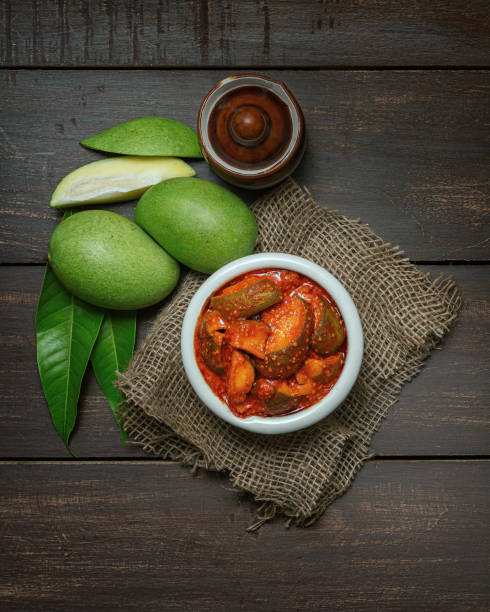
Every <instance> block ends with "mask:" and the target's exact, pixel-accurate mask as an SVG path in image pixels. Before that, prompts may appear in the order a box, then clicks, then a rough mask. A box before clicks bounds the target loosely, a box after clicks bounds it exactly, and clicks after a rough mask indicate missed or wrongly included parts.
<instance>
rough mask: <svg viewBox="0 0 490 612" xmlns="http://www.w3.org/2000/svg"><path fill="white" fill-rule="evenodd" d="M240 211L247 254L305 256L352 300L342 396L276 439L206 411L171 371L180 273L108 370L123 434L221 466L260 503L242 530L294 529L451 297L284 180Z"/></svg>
mask: <svg viewBox="0 0 490 612" xmlns="http://www.w3.org/2000/svg"><path fill="white" fill-rule="evenodd" d="M251 208H252V210H253V212H254V214H255V216H256V219H257V223H258V227H259V242H258V245H257V251H269V252H272V251H275V252H284V253H294V254H295V255H300V256H302V257H306V258H307V259H311V260H312V261H314V262H316V263H317V264H319V265H321V266H323V267H324V268H326V269H327V270H328V271H329V272H331V273H332V274H333V275H334V276H336V277H337V278H338V279H339V280H340V282H341V283H343V285H344V286H345V287H346V288H347V290H348V292H349V293H350V295H351V296H352V298H353V300H354V302H355V304H356V306H357V308H358V310H359V314H360V317H361V321H362V325H363V330H364V335H365V352H364V359H363V364H362V368H361V372H360V375H359V378H358V380H357V382H356V384H355V386H354V388H353V390H352V392H351V393H350V395H349V396H348V398H347V399H346V400H345V401H344V403H343V404H342V406H341V407H339V408H338V409H337V410H336V411H335V412H334V413H333V414H331V415H330V416H329V417H328V418H326V419H324V420H323V421H321V422H320V423H318V424H317V425H314V426H312V427H310V428H308V429H306V430H303V431H299V432H295V433H291V434H284V435H280V436H265V435H260V434H254V433H247V432H245V431H242V430H241V429H237V428H235V427H233V426H232V425H228V424H227V423H225V422H223V421H221V420H220V419H219V418H217V417H216V416H214V414H213V413H212V412H211V411H210V410H208V409H207V408H206V406H205V405H204V404H202V403H201V401H200V400H199V399H198V398H197V396H196V394H195V393H194V391H193V389H192V388H191V386H190V384H189V383H188V381H187V378H186V375H185V373H184V369H183V366H182V360H181V355H180V331H181V324H182V320H183V317H184V313H185V311H186V308H187V305H188V303H189V301H190V299H191V297H192V296H193V295H194V293H195V292H196V290H197V289H198V287H199V286H200V284H201V283H202V282H203V280H204V279H205V278H206V277H205V276H204V275H202V274H198V273H196V272H187V273H186V274H185V275H184V277H183V279H182V281H181V282H180V285H179V286H178V288H177V289H176V291H175V292H174V294H173V295H172V297H171V299H170V300H169V301H168V303H167V304H166V306H165V307H164V308H163V310H162V311H161V312H160V314H159V315H158V317H157V319H156V321H155V323H154V325H153V327H152V329H151V331H150V333H149V334H148V337H147V338H146V340H145V342H144V344H143V346H142V347H141V348H140V349H139V350H138V351H137V352H136V353H135V355H134V357H133V360H132V361H131V363H130V365H129V367H128V369H127V371H126V373H125V374H124V375H122V376H120V379H119V386H120V388H121V389H122V391H123V393H124V395H125V399H126V403H125V406H124V408H123V416H124V423H125V427H126V429H127V431H128V434H129V437H130V439H132V440H133V441H136V442H138V443H140V444H142V445H143V448H144V449H145V451H147V452H149V453H151V454H153V455H156V456H159V457H162V458H170V459H172V460H174V461H178V462H182V463H184V464H187V465H193V466H197V467H204V468H206V469H209V470H225V471H226V472H227V473H228V475H229V478H230V480H231V482H232V483H233V485H234V486H235V487H236V488H237V489H238V490H242V491H248V492H250V493H251V494H252V495H253V496H254V498H255V500H256V501H257V502H262V503H261V506H260V507H258V509H257V519H258V520H257V523H256V524H255V525H253V526H252V528H256V527H257V526H260V525H261V524H262V523H263V522H264V521H265V520H268V519H270V518H272V517H273V516H275V514H276V513H278V512H280V513H282V514H283V515H285V516H286V517H289V519H290V521H289V522H291V521H294V522H295V523H296V524H297V525H303V526H306V525H309V524H311V523H313V522H314V521H315V520H316V519H317V518H318V517H319V516H320V515H321V514H322V513H323V512H324V511H325V509H326V507H327V506H328V505H329V504H330V503H331V502H332V501H333V500H334V499H335V498H336V497H338V496H339V495H341V494H342V493H343V492H344V491H345V490H346V489H347V488H348V487H349V486H350V484H351V483H352V480H353V478H354V476H355V474H356V472H357V471H358V470H359V468H360V466H361V465H362V463H363V461H365V460H366V458H367V457H368V453H369V443H370V440H371V437H372V435H373V433H374V432H375V431H376V429H377V428H378V427H379V425H380V422H381V420H382V419H383V417H384V416H385V415H386V413H387V411H388V409H389V408H390V406H392V405H393V404H394V403H395V401H396V400H397V397H398V395H399V393H400V390H401V388H402V386H403V384H404V383H406V382H407V381H409V380H410V379H411V378H412V377H413V376H414V375H415V374H416V373H417V372H418V371H419V369H420V368H421V366H422V363H423V360H424V359H425V358H426V357H427V356H428V355H429V353H430V352H431V350H432V349H433V348H434V347H435V346H436V344H437V343H438V342H439V341H440V340H441V338H442V337H443V336H444V334H445V333H446V332H447V330H448V328H449V326H450V325H451V323H452V322H453V321H454V320H455V319H456V317H457V315H458V311H459V309H460V307H461V297H460V294H459V291H458V289H457V287H456V285H455V283H454V280H453V279H452V278H438V279H437V280H435V281H433V282H431V281H430V280H429V278H428V276H427V275H426V274H425V273H424V272H422V271H420V270H419V269H418V268H417V267H416V266H415V265H413V264H412V263H410V261H409V260H408V259H407V258H405V257H404V256H403V253H402V252H400V250H399V249H397V248H393V247H391V246H390V245H389V244H386V243H383V241H382V240H381V239H380V238H378V237H377V236H376V235H375V234H373V232H372V231H371V230H370V229H369V227H368V226H366V225H363V224H362V223H360V222H359V221H355V220H352V219H348V218H346V217H343V216H342V215H339V214H337V213H336V212H332V211H331V210H328V209H326V208H320V207H319V206H318V205H317V204H316V202H315V201H314V200H313V199H312V197H311V196H310V194H309V193H308V192H307V191H304V190H302V189H301V188H300V187H299V186H298V185H297V184H296V183H295V182H294V181H293V180H291V179H290V180H288V181H286V182H285V183H284V184H283V185H282V186H280V187H279V188H278V189H276V190H275V191H274V192H272V193H270V194H268V195H266V196H265V197H264V198H263V199H261V200H259V201H257V202H255V203H254V204H253V205H252V207H251ZM162 485H163V482H162Z"/></svg>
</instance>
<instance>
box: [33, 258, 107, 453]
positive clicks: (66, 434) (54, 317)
mask: <svg viewBox="0 0 490 612" xmlns="http://www.w3.org/2000/svg"><path fill="white" fill-rule="evenodd" d="M103 318H104V311H103V310H102V309H100V308H96V307H95V306H90V305H89V304H86V303H85V302H82V301H81V300H79V299H78V298H76V297H75V296H73V295H71V293H68V291H67V290H66V289H65V288H64V287H63V285H62V284H61V283H60V282H59V281H58V279H57V278H56V276H55V275H54V272H53V271H52V269H51V267H50V266H49V264H48V265H47V266H46V272H45V274H44V280H43V285H42V288H41V294H40V295H39V301H38V303H37V311H36V342H37V363H38V368H39V375H40V377H41V384H42V387H43V391H44V395H45V397H46V401H47V402H48V407H49V411H50V413H51V419H52V421H53V425H54V426H55V428H56V431H57V432H58V434H59V435H60V437H61V439H62V440H63V442H64V443H65V446H66V447H67V448H68V442H69V439H70V435H71V432H72V431H73V428H74V426H75V421H76V418H77V403H78V397H79V395H80V387H81V384H82V379H83V375H84V373H85V369H86V367H87V363H88V360H89V358H90V353H91V352H92V348H93V345H94V342H95V340H96V338H97V334H98V333H99V329H100V326H101V324H102V319H103Z"/></svg>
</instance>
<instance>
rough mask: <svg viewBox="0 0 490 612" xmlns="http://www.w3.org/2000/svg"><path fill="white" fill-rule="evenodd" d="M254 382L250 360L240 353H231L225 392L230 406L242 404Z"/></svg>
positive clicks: (253, 372) (253, 371)
mask: <svg viewBox="0 0 490 612" xmlns="http://www.w3.org/2000/svg"><path fill="white" fill-rule="evenodd" d="M254 380H255V370H254V367H253V365H252V363H251V361H250V358H249V357H248V356H247V355H245V354H244V353H242V352H241V351H233V353H232V355H231V362H230V367H229V369H228V374H227V377H226V391H227V393H228V397H229V399H230V402H231V403H232V404H243V402H244V401H245V400H246V399H247V393H248V392H249V391H250V389H251V388H252V385H253V383H254Z"/></svg>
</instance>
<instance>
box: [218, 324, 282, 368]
mask: <svg viewBox="0 0 490 612" xmlns="http://www.w3.org/2000/svg"><path fill="white" fill-rule="evenodd" d="M270 334H271V328H270V327H269V326H268V325H266V324H265V323H262V321H255V320H253V319H252V320H250V321H248V320H244V321H233V322H232V323H231V324H230V326H229V328H228V329H227V331H226V335H225V338H226V341H227V342H228V343H229V344H230V345H231V346H232V347H233V348H236V349H240V350H242V351H246V352H247V353H251V354H252V355H255V356H256V357H260V358H261V359H263V358H264V357H265V344H266V342H267V338H268V337H269V336H270Z"/></svg>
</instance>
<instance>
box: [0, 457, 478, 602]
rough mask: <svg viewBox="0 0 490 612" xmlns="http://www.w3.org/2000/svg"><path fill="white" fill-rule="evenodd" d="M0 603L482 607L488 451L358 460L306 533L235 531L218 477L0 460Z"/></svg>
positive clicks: (268, 528) (169, 469)
mask: <svg viewBox="0 0 490 612" xmlns="http://www.w3.org/2000/svg"><path fill="white" fill-rule="evenodd" d="M0 478H1V494H0V515H1V518H2V536H1V537H2V546H1V547H0V563H1V566H2V576H1V577H0V602H1V603H2V604H3V607H4V608H5V609H8V610H12V611H13V610H23V611H24V610H36V611H41V610H49V611H50V612H53V611H55V610H67V609H69V610H95V609H97V610H101V609H111V610H112V609H123V610H141V609H144V610H161V609H162V608H163V609H165V610H168V611H177V610H213V611H217V612H221V611H223V612H228V611H229V610H237V611H240V610H241V611H246V612H253V611H258V610H319V609H322V610H323V609H328V610H346V609H348V610H374V609H376V610H406V611H408V610H421V609H424V610H444V612H448V611H453V610H454V611H456V610H457V611H458V612H461V611H468V610H484V609H488V606H489V605H490V597H489V595H490V593H489V583H488V550H489V545H490V541H489V531H488V528H487V527H488V519H489V513H488V479H489V478H490V463H489V462H488V461H485V462H483V461H480V462H477V461H465V462H461V461H450V462H437V461H430V462H421V461H415V462H407V461H402V462H379V463H377V464H375V463H370V464H368V465H366V466H365V467H364V469H363V470H362V471H361V473H360V474H359V475H358V477H357V479H356V482H355V484H354V486H353V487H352V488H351V489H350V490H349V491H348V493H347V494H346V495H345V496H344V497H342V498H341V499H339V500H337V501H336V502H335V503H334V504H333V505H332V506H331V507H330V508H329V509H328V511H327V513H326V514H325V516H324V517H323V518H322V519H321V520H320V521H319V522H318V523H317V524H315V525H314V526H312V527H311V528H309V529H306V530H301V529H296V528H291V529H290V530H286V529H284V525H283V523H282V521H279V520H277V521H275V522H274V523H272V524H269V525H265V526H264V527H263V528H262V529H261V530H260V531H259V532H258V533H252V534H250V533H246V532H245V528H246V527H247V526H248V525H249V524H251V522H252V513H253V510H254V506H253V504H252V503H251V502H250V501H249V500H248V499H247V498H244V497H241V496H238V495H237V494H235V493H233V492H231V491H229V490H226V483H227V481H226V479H225V478H224V477H222V476H219V475H214V474H205V473H200V474H199V475H198V476H192V475H190V473H189V471H188V470H186V469H184V468H181V467H178V466H169V465H165V464H163V463H158V462H152V463H144V464H141V463H131V462H129V463H124V464H121V463H119V464H113V463H109V464H108V463H102V464H94V463H68V464H59V463H58V464H56V463H45V464H43V463H31V464H29V463H27V464H17V465H12V464H10V463H7V464H3V465H1V466H0Z"/></svg>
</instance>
